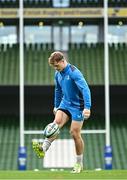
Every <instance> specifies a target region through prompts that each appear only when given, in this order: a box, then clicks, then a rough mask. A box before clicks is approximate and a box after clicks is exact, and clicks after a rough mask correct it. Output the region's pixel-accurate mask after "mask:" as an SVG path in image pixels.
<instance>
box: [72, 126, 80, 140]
mask: <svg viewBox="0 0 127 180" xmlns="http://www.w3.org/2000/svg"><path fill="white" fill-rule="evenodd" d="M70 134H71V136H72V137H73V138H74V139H75V138H78V137H79V136H80V132H79V130H78V129H77V128H73V129H71V130H70Z"/></svg>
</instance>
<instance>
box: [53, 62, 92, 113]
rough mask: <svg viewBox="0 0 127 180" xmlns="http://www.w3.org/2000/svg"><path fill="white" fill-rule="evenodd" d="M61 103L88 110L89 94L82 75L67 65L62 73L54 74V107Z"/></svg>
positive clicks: (73, 67) (89, 105)
mask: <svg viewBox="0 0 127 180" xmlns="http://www.w3.org/2000/svg"><path fill="white" fill-rule="evenodd" d="M61 101H62V102H63V103H65V104H66V105H69V106H73V107H76V108H80V109H84V108H86V109H90V107H91V93H90V89H89V87H88V84H87V82H86V80H85V79H84V77H83V74H82V73H81V72H80V71H79V70H78V69H77V68H76V67H75V66H73V65H71V64H67V66H66V67H65V69H64V70H63V71H60V72H59V71H56V73H55V100H54V106H55V107H56V108H58V107H59V105H60V103H61Z"/></svg>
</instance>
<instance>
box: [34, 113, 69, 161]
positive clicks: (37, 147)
mask: <svg viewBox="0 0 127 180" xmlns="http://www.w3.org/2000/svg"><path fill="white" fill-rule="evenodd" d="M68 120H69V116H68V114H66V111H64V112H63V111H62V110H58V111H57V112H56V115H55V119H54V122H55V123H57V124H58V125H59V128H62V127H63V126H64V124H65V123H66V122H67V121H68ZM56 138H57V135H55V136H53V137H51V138H45V139H44V142H43V143H37V142H33V149H34V151H35V153H36V154H37V156H38V157H39V158H43V157H44V156H45V152H46V151H47V150H48V149H49V147H50V146H51V143H52V142H53V141H54V140H55V139H56Z"/></svg>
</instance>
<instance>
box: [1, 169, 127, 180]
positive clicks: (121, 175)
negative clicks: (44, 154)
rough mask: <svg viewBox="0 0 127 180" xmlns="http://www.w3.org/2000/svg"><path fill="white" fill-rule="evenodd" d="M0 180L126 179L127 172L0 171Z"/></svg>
mask: <svg viewBox="0 0 127 180" xmlns="http://www.w3.org/2000/svg"><path fill="white" fill-rule="evenodd" d="M0 179H2V180H3V179H6V180H7V179H13V180H14V179H16V180H20V179H30V180H35V179H36V180H37V179H54V180H57V179H77V180H78V179H108V180H110V179H127V170H101V171H92V170H86V171H83V172H81V173H80V174H71V173H70V171H67V170H65V171H53V172H52V171H50V170H46V171H43V170H41V171H0Z"/></svg>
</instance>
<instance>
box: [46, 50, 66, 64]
mask: <svg viewBox="0 0 127 180" xmlns="http://www.w3.org/2000/svg"><path fill="white" fill-rule="evenodd" d="M64 59H65V57H64V55H63V53H61V52H60V51H55V52H53V53H52V54H51V55H50V57H49V58H48V61H49V63H50V64H54V62H57V63H58V62H59V61H61V60H64Z"/></svg>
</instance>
